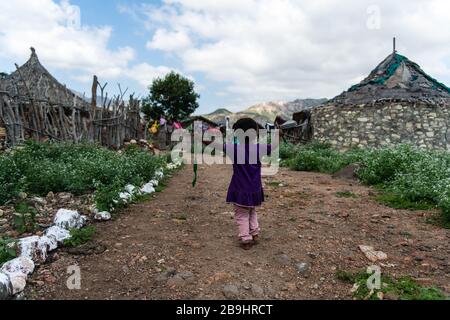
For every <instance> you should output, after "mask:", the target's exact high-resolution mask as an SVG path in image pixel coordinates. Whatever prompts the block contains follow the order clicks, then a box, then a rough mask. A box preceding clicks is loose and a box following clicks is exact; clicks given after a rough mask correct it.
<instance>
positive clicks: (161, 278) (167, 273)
mask: <svg viewBox="0 0 450 320" xmlns="http://www.w3.org/2000/svg"><path fill="white" fill-rule="evenodd" d="M175 274H176V270H175V269H172V268H169V269H167V270H166V271H164V272H162V273H160V274H159V275H157V276H156V277H155V281H156V282H165V281H167V280H169V279H170V278H171V277H173V276H175Z"/></svg>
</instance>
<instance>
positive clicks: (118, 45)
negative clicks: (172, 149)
mask: <svg viewBox="0 0 450 320" xmlns="http://www.w3.org/2000/svg"><path fill="white" fill-rule="evenodd" d="M449 21H450V1H447V0H397V1H392V0H386V1H385V0H380V1H377V0H372V1H361V0H260V1H259V0H165V1H144V0H130V1H126V0H108V1H103V0H64V1H59V0H14V1H0V71H4V72H11V71H13V70H14V63H16V62H17V63H19V64H22V63H23V62H25V61H26V59H27V58H28V56H29V54H30V51H29V47H30V46H33V47H35V48H36V50H37V52H38V55H39V57H40V58H41V61H42V62H43V64H44V65H45V66H46V67H47V68H48V69H49V70H50V71H51V72H52V73H53V74H54V75H55V76H56V77H57V78H58V79H60V80H61V81H62V82H64V83H66V84H67V85H68V86H69V87H71V88H73V89H75V90H77V91H80V92H89V87H90V81H91V78H92V75H93V74H97V75H98V76H99V78H100V79H101V80H102V81H104V82H108V83H109V87H108V88H109V91H110V92H111V93H114V92H115V91H116V86H117V83H118V82H120V83H121V84H122V86H123V87H128V88H129V90H130V91H131V92H136V94H138V95H145V93H146V87H147V86H148V85H149V84H150V83H151V81H152V79H154V78H155V77H158V76H163V75H164V74H166V73H167V72H169V71H170V70H175V71H177V72H180V73H182V74H184V75H185V76H188V77H190V78H192V79H193V80H194V81H195V83H196V87H197V90H198V91H199V92H200V94H201V96H202V98H201V101H200V104H201V108H200V110H199V113H204V112H209V111H213V110H215V109H217V108H219V107H227V108H229V109H232V110H239V109H242V108H243V107H247V106H249V105H252V104H255V103H258V102H263V101H278V100H284V101H288V100H293V99H296V98H308V97H311V98H320V97H326V98H332V97H334V96H336V95H337V94H339V93H341V92H342V91H343V90H346V89H348V87H350V86H351V85H352V84H354V83H356V82H357V81H359V80H361V79H362V78H364V76H365V75H367V74H368V73H369V72H370V71H371V70H372V69H373V68H374V67H375V66H376V65H377V64H378V63H379V62H380V61H381V60H382V59H384V58H385V57H386V56H387V55H388V54H389V53H390V52H391V51H392V37H393V36H396V37H397V39H398V50H399V52H400V53H402V54H404V55H406V56H407V57H409V58H410V59H411V60H413V61H416V62H417V63H419V64H420V65H421V66H422V68H423V69H424V70H425V71H426V72H428V73H429V74H430V75H432V76H433V77H435V78H437V79H438V80H440V81H442V82H444V83H445V84H447V85H450V28H449V27H448V24H449Z"/></svg>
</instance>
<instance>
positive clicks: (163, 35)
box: [147, 29, 192, 52]
mask: <svg viewBox="0 0 450 320" xmlns="http://www.w3.org/2000/svg"><path fill="white" fill-rule="evenodd" d="M190 46H192V43H191V39H190V38H189V36H188V35H187V34H186V33H185V32H183V31H174V32H169V31H167V30H165V29H158V30H157V31H156V32H155V35H154V36H153V39H152V40H151V41H149V42H148V43H147V48H148V49H158V50H163V51H175V52H176V51H179V50H182V49H185V48H188V47H190Z"/></svg>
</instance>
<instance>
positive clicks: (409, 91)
mask: <svg viewBox="0 0 450 320" xmlns="http://www.w3.org/2000/svg"><path fill="white" fill-rule="evenodd" d="M311 124H312V129H313V138H312V139H313V141H317V142H322V143H329V144H331V145H332V146H334V147H335V148H336V149H339V150H348V149H351V148H355V147H360V148H365V147H383V146H392V145H397V144H412V145H415V146H418V147H421V148H428V149H445V150H450V89H449V88H448V87H447V86H446V85H444V84H443V83H440V82H438V81H437V80H435V79H433V78H432V77H430V76H429V75H428V74H426V73H425V72H424V71H423V70H422V69H421V68H420V67H419V65H417V64H416V63H414V62H412V61H410V60H409V59H408V58H406V57H404V56H402V55H400V54H398V53H397V52H394V53H392V54H391V55H389V56H388V57H387V58H386V59H385V60H384V61H383V62H381V63H380V64H379V65H378V66H377V67H376V68H375V70H373V71H372V72H371V73H370V75H369V76H368V77H367V78H366V79H364V80H363V81H362V82H361V83H359V84H357V85H354V86H353V87H351V88H350V89H349V90H348V91H346V92H344V93H342V94H341V95H339V96H337V97H335V98H334V99H332V100H330V101H329V102H328V103H327V104H325V105H322V106H319V107H316V108H314V109H313V110H312V112H311Z"/></svg>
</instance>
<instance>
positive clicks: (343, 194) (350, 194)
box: [336, 191, 358, 198]
mask: <svg viewBox="0 0 450 320" xmlns="http://www.w3.org/2000/svg"><path fill="white" fill-rule="evenodd" d="M336 197H338V198H358V196H357V195H356V194H354V193H353V192H351V191H339V192H336Z"/></svg>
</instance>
